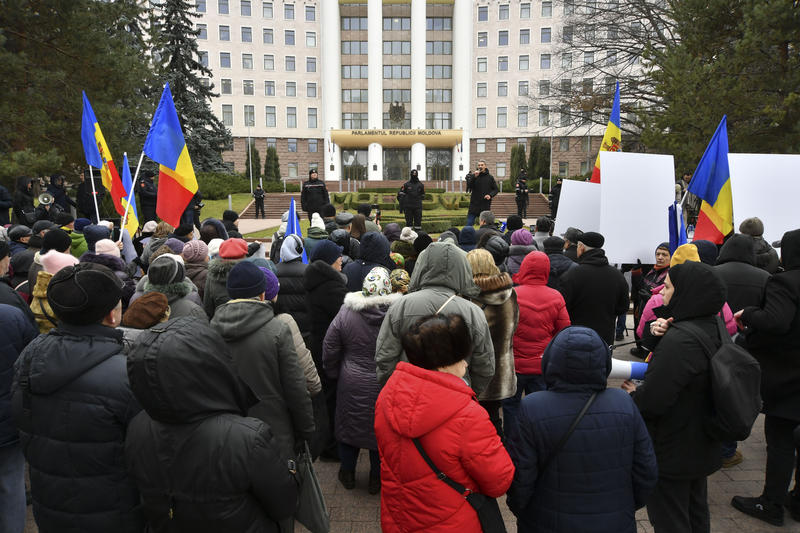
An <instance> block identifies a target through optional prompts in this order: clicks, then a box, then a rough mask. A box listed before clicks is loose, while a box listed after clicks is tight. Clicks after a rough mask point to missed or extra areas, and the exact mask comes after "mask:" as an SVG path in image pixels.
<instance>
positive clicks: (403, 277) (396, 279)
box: [389, 268, 411, 294]
mask: <svg viewBox="0 0 800 533" xmlns="http://www.w3.org/2000/svg"><path fill="white" fill-rule="evenodd" d="M389 281H391V282H392V292H402V293H404V294H405V293H406V292H408V285H409V284H410V283H411V276H409V275H408V272H406V271H405V270H404V269H402V268H396V269H394V270H392V272H391V274H389Z"/></svg>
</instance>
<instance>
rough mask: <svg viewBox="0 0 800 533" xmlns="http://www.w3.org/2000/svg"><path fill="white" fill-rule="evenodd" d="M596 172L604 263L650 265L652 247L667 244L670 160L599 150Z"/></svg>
mask: <svg viewBox="0 0 800 533" xmlns="http://www.w3.org/2000/svg"><path fill="white" fill-rule="evenodd" d="M600 169H601V177H600V179H601V187H600V233H602V234H603V236H604V237H605V238H606V243H605V246H604V247H603V248H605V251H606V256H607V257H608V261H609V262H610V263H636V260H637V259H638V260H640V261H641V262H642V263H652V262H653V261H654V254H655V249H656V247H657V246H658V245H659V244H660V243H662V242H664V241H669V226H668V224H667V209H668V208H669V206H670V205H672V202H673V201H674V200H675V164H674V161H673V158H672V156H671V155H656V154H633V153H624V152H600ZM560 209H561V206H560V205H559V210H560Z"/></svg>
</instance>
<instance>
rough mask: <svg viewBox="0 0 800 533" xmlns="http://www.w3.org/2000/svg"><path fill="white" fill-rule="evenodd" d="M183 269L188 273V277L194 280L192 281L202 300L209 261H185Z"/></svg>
mask: <svg viewBox="0 0 800 533" xmlns="http://www.w3.org/2000/svg"><path fill="white" fill-rule="evenodd" d="M183 270H184V272H185V273H186V277H187V278H189V279H190V280H192V283H194V286H195V287H196V288H197V295H198V296H199V297H200V301H201V302H202V301H203V295H204V294H205V290H206V279H207V278H208V263H206V262H205V261H201V262H197V263H189V262H187V261H184V263H183Z"/></svg>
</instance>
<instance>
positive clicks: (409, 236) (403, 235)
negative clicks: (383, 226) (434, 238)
mask: <svg viewBox="0 0 800 533" xmlns="http://www.w3.org/2000/svg"><path fill="white" fill-rule="evenodd" d="M416 239H417V232H416V231H414V230H413V229H411V228H409V227H408V226H406V227H405V228H403V230H402V231H401V232H400V240H401V241H405V242H410V243H411V244H414V241H415V240H416Z"/></svg>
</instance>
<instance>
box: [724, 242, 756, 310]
mask: <svg viewBox="0 0 800 533" xmlns="http://www.w3.org/2000/svg"><path fill="white" fill-rule="evenodd" d="M755 264H756V254H755V251H754V248H753V238H752V237H750V236H748V235H734V236H732V237H731V238H730V239H728V240H727V242H725V244H724V245H723V246H722V250H720V252H719V257H718V258H717V265H716V266H715V267H714V270H715V271H716V272H717V274H718V275H719V277H720V278H721V279H722V283H724V284H725V287H726V288H727V290H728V306H729V307H730V308H731V311H733V312H734V313H735V312H737V311H739V310H741V309H744V308H745V307H752V306H756V307H761V303H762V302H763V301H764V287H765V286H766V285H767V280H768V279H769V273H768V272H767V271H766V270H763V269H761V268H758V267H756V266H755Z"/></svg>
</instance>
